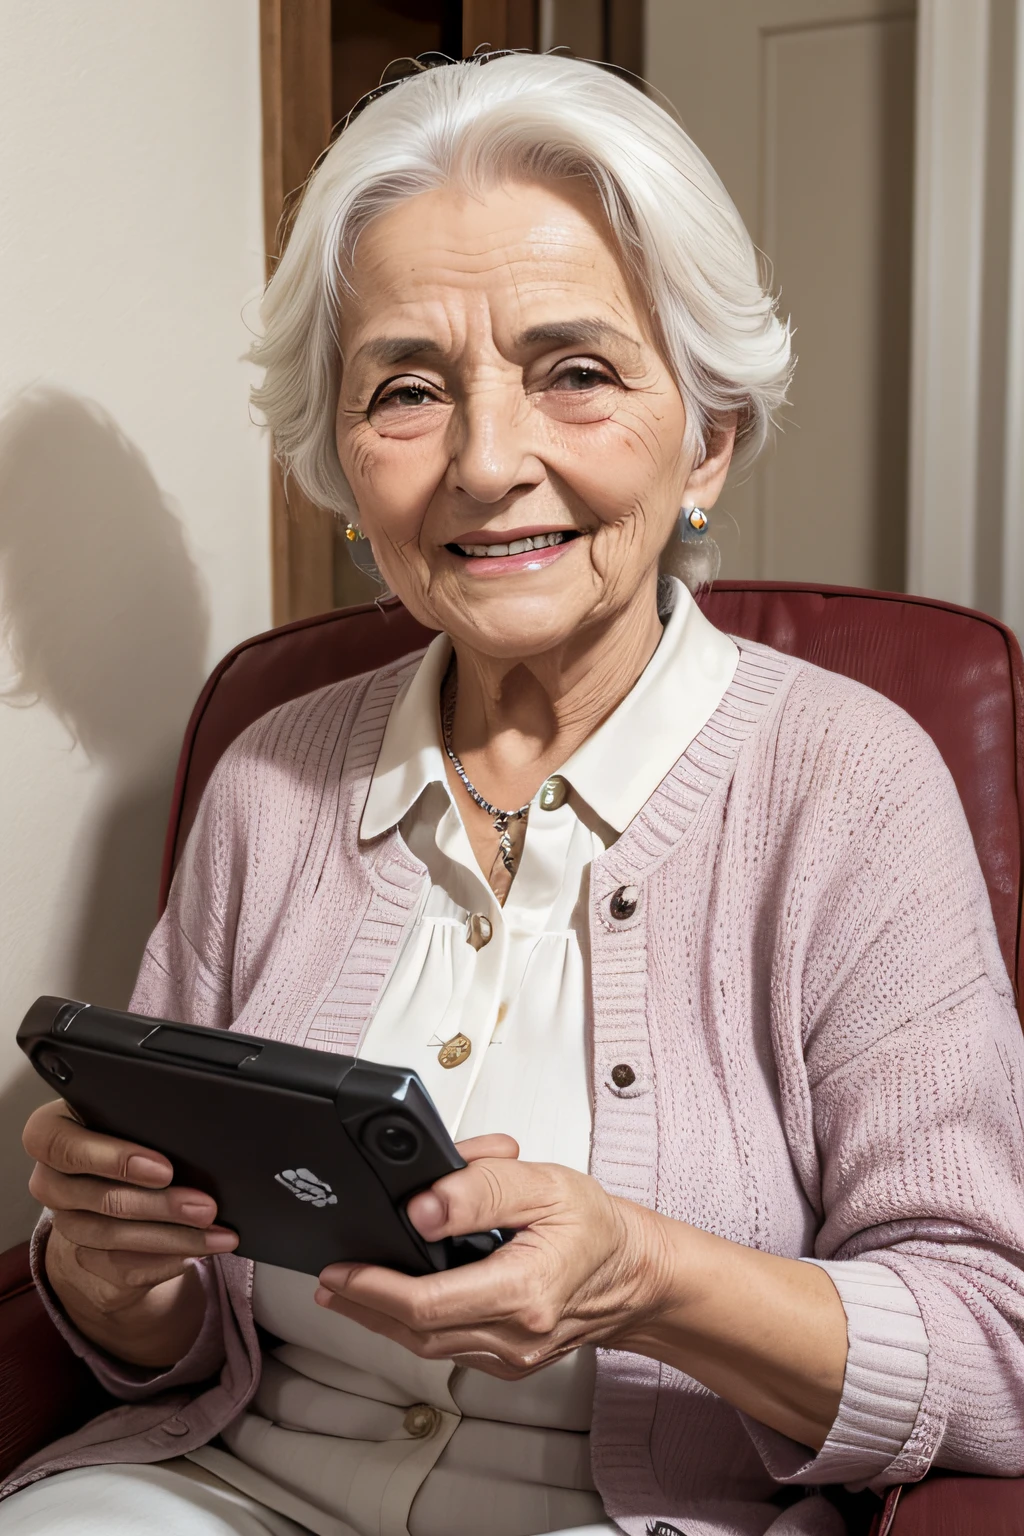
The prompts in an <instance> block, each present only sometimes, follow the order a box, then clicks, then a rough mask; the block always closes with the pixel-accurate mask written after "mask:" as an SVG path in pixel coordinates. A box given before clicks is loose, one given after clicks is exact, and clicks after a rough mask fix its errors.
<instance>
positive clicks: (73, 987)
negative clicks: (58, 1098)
mask: <svg viewBox="0 0 1024 1536" xmlns="http://www.w3.org/2000/svg"><path fill="white" fill-rule="evenodd" d="M258 44H259V38H258V0H216V3H211V0H173V3H172V4H157V3H156V0H89V4H87V5H80V4H77V3H72V0H0V338H2V339H0V598H2V610H0V612H2V621H3V626H4V636H3V641H4V643H3V645H2V647H0V681H2V686H3V688H4V690H5V692H6V694H7V699H6V703H4V702H0V984H2V992H0V1010H2V1013H0V1247H2V1246H6V1245H7V1244H8V1243H10V1242H13V1241H15V1240H16V1239H18V1238H20V1237H22V1236H24V1235H25V1234H26V1233H27V1231H28V1230H29V1227H30V1225H31V1220H32V1207H31V1203H30V1201H29V1199H28V1197H27V1195H26V1194H25V1193H24V1192H23V1185H24V1178H23V1174H24V1168H25V1166H27V1165H25V1164H23V1154H22V1153H21V1151H20V1147H19V1137H20V1128H21V1123H22V1121H23V1119H24V1115H25V1113H26V1111H27V1109H28V1108H29V1106H30V1105H31V1103H32V1102H33V1101H36V1100H38V1099H39V1098H41V1097H43V1096H45V1094H44V1093H43V1092H42V1091H41V1085H38V1086H37V1082H36V1080H35V1079H34V1077H33V1075H32V1074H30V1073H29V1072H28V1071H27V1070H26V1069H25V1068H23V1067H22V1065H21V1060H20V1053H19V1052H18V1051H17V1049H16V1047H15V1044H14V1032H15V1029H16V1027H17V1024H18V1021H19V1019H20V1018H21V1015H22V1013H23V1011H24V1009H25V1008H26V1006H27V1005H28V1003H29V1002H31V1000H32V999H33V998H34V997H35V996H36V994H37V993H39V992H43V991H49V992H58V993H69V994H71V995H73V996H79V997H86V998H90V999H95V1000H101V1001H107V1002H110V1003H114V1004H123V1003H124V1002H125V1001H126V999H127V996H128V991H129V989H130V986H131V980H132V977H133V974H134V971H135V968H136V965H137V963H138V956H139V953H140V949H141V946H142V944H143V943H144V940H145V935H146V932H147V930H148V928H149V926H150V924H151V922H152V919H153V915H154V899H155V890H156V877H157V871H158V866H159V853H160V842H161V835H162V829H163V821H164V817H165V813H166V805H167V797H168V792H169V783H170V778H171V775H172V773H173V766H174V759H175V755H176V751H177V745H178V742H179V740H180V736H181V731H182V727H183V725H184V723H185V720H186V719H187V716H188V712H189V709H190V707H191V704H192V701H193V699H194V697H195V695H196V693H197V692H198V690H199V688H200V686H201V684H202V681H203V677H204V675H205V673H206V671H207V670H208V668H209V666H210V665H211V663H212V661H213V660H214V659H215V658H216V657H217V656H218V655H220V654H222V653H223V652H224V651H225V650H226V649H227V648H228V647H230V646H231V645H232V644H234V642H235V641H237V640H238V639H240V638H241V637H242V636H244V635H247V634H251V633H253V632H254V631H256V630H259V629H261V628H264V627H266V626H267V624H268V623H269V615H270V594H269V559H268V551H269V536H268V504H267V500H268V498H267V447H266V443H265V442H264V440H263V438H262V436H261V434H260V432H259V431H258V429H257V428H256V427H254V426H253V425H251V423H250V421H249V417H248V412H247V405H246V390H247V382H248V381H247V369H246V367H245V366H244V365H243V364H242V363H241V361H240V358H241V355H242V353H243V352H244V350H245V347H246V331H245V327H244V325H243V321H242V310H243V306H244V305H245V304H246V303H247V302H248V301H250V300H251V299H252V297H253V295H254V294H255V293H256V292H257V291H258V286H259V282H260V275H261V268H262V232H261V219H262V212H261V202H260V114H259V55H258Z"/></svg>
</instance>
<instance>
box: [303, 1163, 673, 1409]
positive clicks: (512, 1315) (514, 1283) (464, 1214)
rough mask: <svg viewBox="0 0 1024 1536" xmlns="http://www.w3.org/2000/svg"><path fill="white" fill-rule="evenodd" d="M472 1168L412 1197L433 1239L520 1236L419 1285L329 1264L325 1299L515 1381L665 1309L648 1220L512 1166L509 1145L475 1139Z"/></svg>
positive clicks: (567, 1173)
mask: <svg viewBox="0 0 1024 1536" xmlns="http://www.w3.org/2000/svg"><path fill="white" fill-rule="evenodd" d="M459 1151H460V1152H461V1153H462V1155H463V1157H464V1158H465V1159H466V1161H467V1163H468V1165H469V1166H468V1167H467V1168H465V1169H463V1170H462V1171H461V1172H459V1173H453V1174H449V1175H448V1177H447V1178H444V1179H441V1180H439V1181H438V1183H436V1184H435V1185H434V1186H433V1187H432V1188H431V1189H429V1190H425V1191H424V1192H423V1193H422V1194H419V1195H416V1196H414V1198H413V1199H412V1200H410V1202H409V1205H408V1213H409V1218H410V1220H411V1221H412V1223H413V1225H414V1226H415V1227H416V1229H417V1231H419V1232H420V1233H422V1235H423V1236H424V1237H425V1238H427V1239H428V1240H429V1241H436V1240H437V1239H439V1238H442V1237H449V1236H455V1235H458V1234H462V1233H466V1232H481V1231H487V1230H489V1229H490V1228H491V1227H515V1228H517V1229H518V1230H517V1232H516V1237H515V1239H514V1240H513V1241H512V1242H511V1243H509V1244H506V1246H505V1247H504V1248H501V1249H499V1250H498V1252H497V1253H495V1254H493V1255H492V1257H490V1258H489V1259H485V1260H481V1261H480V1262H478V1263H474V1264H467V1265H465V1266H463V1267H462V1268H459V1269H454V1270H449V1271H447V1272H446V1273H443V1274H438V1275H427V1276H424V1277H422V1278H420V1279H412V1278H410V1277H409V1276H407V1275H401V1274H398V1273H396V1272H395V1271H394V1270H390V1269H381V1268H378V1267H374V1266H369V1265H361V1264H332V1265H330V1266H329V1267H328V1268H327V1269H325V1270H324V1271H323V1273H322V1274H321V1276H320V1289H319V1290H318V1291H317V1293H316V1299H317V1301H318V1302H319V1303H320V1304H321V1305H322V1306H326V1307H330V1308H332V1309H333V1310H334V1311H337V1312H341V1313H343V1314H344V1315H345V1316H346V1317H350V1318H353V1319H354V1320H355V1321H356V1322H360V1323H364V1324H365V1325H366V1327H368V1328H371V1329H373V1330H374V1332H376V1333H383V1334H386V1335H387V1337H388V1338H390V1339H394V1340H395V1341H396V1342H397V1343H399V1344H404V1345H405V1347H406V1348H407V1349H410V1350H412V1351H413V1353H415V1354H417V1355H422V1356H424V1357H425V1358H427V1359H445V1360H448V1359H457V1360H458V1362H459V1363H460V1364H462V1365H473V1366H475V1367H476V1368H477V1369H479V1370H483V1371H488V1372H489V1373H490V1374H491V1375H494V1376H502V1377H506V1378H510V1379H516V1378H518V1377H521V1376H526V1375H529V1374H530V1373H531V1372H532V1371H535V1370H537V1369H539V1368H540V1367H541V1366H543V1365H547V1364H549V1362H550V1361H552V1360H555V1359H557V1358H558V1356H560V1355H564V1354H567V1353H568V1352H569V1351H570V1350H573V1349H576V1348H577V1347H578V1346H579V1345H580V1344H597V1343H609V1342H612V1341H614V1340H616V1339H618V1338H619V1337H620V1336H621V1335H622V1334H624V1333H625V1332H627V1331H628V1330H630V1329H632V1328H633V1327H635V1325H636V1323H637V1322H638V1320H642V1319H643V1318H646V1317H647V1316H648V1315H649V1314H650V1313H651V1311H652V1309H656V1307H657V1299H658V1296H659V1287H660V1285H661V1283H662V1281H663V1276H662V1274H661V1266H660V1265H659V1262H658V1256H657V1238H656V1233H655V1232H652V1230H651V1228H652V1225H653V1222H654V1220H655V1218H652V1214H651V1212H650V1211H646V1210H644V1209H643V1208H642V1207H640V1206H637V1205H631V1204H630V1203H629V1202H628V1201H624V1200H617V1199H615V1198H614V1197H613V1196H611V1195H608V1194H606V1192H605V1191H604V1190H603V1189H602V1187H601V1185H600V1184H599V1183H598V1182H597V1180H596V1179H591V1178H588V1177H587V1176H586V1175H585V1174H582V1173H575V1172H573V1171H572V1170H571V1169H569V1168H562V1167H560V1166H558V1165H557V1164H553V1163H520V1162H518V1161H515V1158H516V1155H517V1152H518V1148H517V1147H516V1144H515V1142H514V1141H513V1140H512V1139H511V1137H508V1136H478V1137H475V1138H474V1139H473V1140H472V1141H466V1142H462V1143H460V1145H459Z"/></svg>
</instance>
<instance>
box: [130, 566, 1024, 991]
mask: <svg viewBox="0 0 1024 1536" xmlns="http://www.w3.org/2000/svg"><path fill="white" fill-rule="evenodd" d="M703 607H704V610H705V612H706V613H707V615H708V617H709V618H710V619H711V620H712V622H713V623H715V624H717V625H718V627H719V628H720V629H724V630H727V631H728V632H729V633H730V634H733V635H738V636H742V637H744V638H745V639H749V640H758V641H761V642H762V643H763V644H765V645H770V646H774V647H775V648H776V649H777V650H780V651H785V652H787V653H788V654H790V655H792V656H799V657H802V658H803V659H805V660H807V661H811V662H814V663H815V664H816V665H817V666H820V667H826V668H828V669H829V670H830V671H832V672H842V673H845V675H846V676H847V677H852V678H856V679H857V680H858V681H859V682H862V683H866V684H867V685H868V687H870V688H874V689H876V690H877V691H878V692H879V693H884V694H886V695H887V696H888V697H889V698H890V699H892V700H894V702H895V703H897V704H899V705H901V706H902V708H903V709H905V710H906V711H907V713H908V714H910V715H912V716H913V717H914V719H915V720H916V721H917V722H918V724H919V725H922V726H923V727H924V729H925V730H926V731H927V732H928V733H929V735H930V736H931V737H932V739H933V740H934V742H935V744H936V746H937V747H938V749H939V751H940V752H941V753H942V756H943V758H944V759H945V761H946V763H947V765H948V767H949V769H950V772H951V773H952V775H953V778H954V780H955V782H956V786H957V789H958V790H959V792H960V798H961V800H962V801H963V804H964V809H965V811H966V813H967V820H968V822H969V824H970V828H971V832H972V833H973V835H974V841H975V844H976V846H977V849H978V856H979V858H980V860H981V867H982V870H983V871H984V875H985V879H986V881H987V883H988V889H989V895H990V896H991V899H992V909H993V912H994V914H995V920H996V928H997V930H998V933H999V942H1000V945H1001V947H1002V952H1003V958H1004V959H1005V961H1006V965H1007V969H1008V970H1009V972H1010V975H1011V977H1012V978H1013V982H1014V986H1015V989H1016V990H1017V992H1018V995H1019V993H1020V988H1021V983H1022V981H1024V975H1022V962H1024V952H1022V945H1021V872H1022V863H1024V861H1022V830H1024V828H1022V820H1024V818H1022V799H1024V796H1022V790H1024V783H1022V776H1024V662H1022V659H1021V652H1020V647H1019V646H1018V644H1017V641H1016V639H1015V638H1014V636H1013V634H1012V633H1011V631H1010V630H1008V629H1007V628H1006V626H1005V625H1003V624H1000V623H999V622H998V621H997V620H996V619H990V618H988V617H987V616H986V615H985V614H981V613H973V612H971V611H970V610H969V609H966V608H955V607H953V606H952V605H951V604H949V603H940V602H937V601H934V600H932V599H930V598H921V597H907V596H904V595H902V594H900V593H891V592H863V591H857V590H855V589H852V588H846V587H811V586H802V585H798V584H796V583H790V582H749V581H748V582H743V581H723V582H720V583H718V584H717V585H716V586H715V587H714V589H713V590H712V591H711V593H710V594H709V595H708V596H707V597H706V598H705V599H704V601H703ZM430 637H431V636H430V631H428V630H425V629H424V628H423V627H422V626H421V625H420V624H418V623H417V622H416V620H415V619H413V618H412V616H411V614H409V613H408V612H407V611H406V610H405V609H404V608H403V607H402V606H401V605H400V604H399V603H398V602H397V601H394V600H390V601H387V602H383V603H381V604H378V605H372V604H371V605H366V606H363V607H359V608H341V609H336V610H335V611H333V612H331V613H324V614H318V615H317V616H316V617H315V618H312V619H301V620H300V621H299V622H298V623H296V624H286V625H284V626H283V627H282V628H280V629H273V630H270V631H268V632H267V633H266V634H263V635H257V636H255V637H254V638H253V639H252V640H246V641H244V642H243V643H242V644H241V645H239V646H236V648H235V649H234V650H233V651H232V652H231V653H230V654H229V655H228V656H226V657H225V658H224V660H223V661H222V662H221V663H220V665H219V666H218V667H217V668H216V669H215V671H214V672H213V674H212V676H211V677H210V679H209V681H208V682H207V684H206V687H205V688H204V689H203V692H202V694H201V695H200V697H199V701H198V703H197V704H196V707H195V709H194V711H193V713H192V718H191V720H190V721H189V725H188V730H187V731H186V733H185V740H184V744H183V746H182V751H181V758H180V761H179V764H178V776H177V780H176V783H175V788H174V796H173V800H172V804H171V814H170V821H169V824H168V829H167V842H166V848H165V854H164V868H163V875H162V879H161V889H160V907H161V910H163V906H164V903H165V902H166V899H167V891H168V888H169V886H170V881H171V876H172V874H173V872H174V866H175V864H176V863H177V860H178V857H179V856H180V853H181V850H182V848H183V847H184V845H185V839H186V838H187V836H188V833H189V829H190V828H191V826H192V823H193V821H194V819H195V814H196V810H197V808H198V805H199V801H200V798H201V796H202V792H203V789H204V788H205V786H206V782H207V780H208V779H209V777H210V774H211V772H212V771H213V768H214V765H215V764H216V762H217V760H218V758H219V757H220V755H221V753H222V752H223V751H224V749H225V748H226V747H227V746H228V745H229V744H230V743H231V742H232V741H233V740H234V738H235V737H236V736H237V735H238V734H239V732H241V731H243V730H244V729H245V727H246V726H247V725H249V724H250V723H251V722H252V721H253V720H256V719H258V718H259V716H260V715H262V714H265V713H266V711H267V710H269V709H273V708H274V707H275V705H278V704H282V703H284V702H285V701H286V700H287V699H293V698H297V697H299V695H301V694H303V693H310V692H312V690H313V689H316V688H322V687H324V686H325V685H327V684H328V683H333V682H337V681H338V680H339V679H341V678H344V677H354V676H356V675H357V674H358V673H360V672H366V671H369V670H370V669H372V668H374V667H379V666H383V665H384V663H386V662H388V661H392V660H395V659H396V658H397V657H399V656H402V655H404V654H406V652H408V651H412V650H416V649H417V648H418V647H420V646H422V645H425V644H426V643H427V641H428V640H429V639H430Z"/></svg>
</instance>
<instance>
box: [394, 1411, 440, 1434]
mask: <svg viewBox="0 0 1024 1536" xmlns="http://www.w3.org/2000/svg"><path fill="white" fill-rule="evenodd" d="M440 1423H441V1415H440V1414H439V1413H438V1411H437V1409H436V1408H431V1406H430V1404H429V1403H416V1404H414V1406H413V1407H412V1408H409V1409H408V1410H407V1411H406V1415H405V1418H404V1419H403V1420H402V1428H403V1429H404V1430H405V1432H406V1434H407V1435H411V1436H412V1438H413V1439H414V1440H426V1438H427V1436H428V1435H432V1434H433V1433H434V1431H435V1430H436V1429H437V1427H438V1425H439V1424H440Z"/></svg>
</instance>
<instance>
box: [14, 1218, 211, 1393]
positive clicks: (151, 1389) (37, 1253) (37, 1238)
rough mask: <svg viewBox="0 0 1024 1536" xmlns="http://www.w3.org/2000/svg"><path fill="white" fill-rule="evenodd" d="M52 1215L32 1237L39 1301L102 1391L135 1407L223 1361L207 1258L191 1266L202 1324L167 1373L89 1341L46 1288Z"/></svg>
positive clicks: (201, 1375) (193, 1380) (197, 1379)
mask: <svg viewBox="0 0 1024 1536" xmlns="http://www.w3.org/2000/svg"><path fill="white" fill-rule="evenodd" d="M50 1225H51V1215H50V1212H49V1211H44V1212H43V1214H42V1216H41V1217H40V1219H39V1221H38V1223H37V1225H36V1229H35V1231H34V1232H33V1234H32V1244H31V1249H30V1256H31V1263H32V1277H33V1279H34V1280H35V1282H36V1289H37V1290H38V1292H39V1295H40V1297H41V1298H42V1302H43V1306H44V1307H45V1308H46V1310H47V1312H48V1313H49V1315H50V1318H51V1320H52V1321H53V1323H54V1326H55V1327H56V1328H57V1330H58V1332H59V1333H60V1334H62V1335H63V1337H64V1338H65V1339H66V1340H67V1342H68V1343H69V1344H70V1346H71V1348H72V1349H73V1350H74V1352H75V1354H76V1355H78V1356H79V1357H80V1358H81V1359H82V1360H84V1361H85V1363H86V1365H87V1366H88V1367H89V1369H90V1370H91V1371H92V1373H93V1375H94V1376H95V1377H96V1380H97V1381H98V1382H99V1384H100V1386H101V1387H104V1388H105V1389H106V1390H107V1391H108V1392H109V1393H110V1394H111V1395H112V1396H113V1397H116V1398H119V1399H120V1400H121V1402H125V1403H137V1402H142V1401H144V1400H145V1399H146V1398H150V1397H155V1396H156V1394H157V1393H158V1392H166V1391H168V1390H170V1389H172V1388H174V1387H184V1386H193V1385H195V1384H196V1383H197V1382H200V1381H205V1380H206V1379H207V1377H209V1376H212V1375H213V1374H214V1372H216V1371H218V1370H219V1369H220V1367H221V1366H222V1365H223V1363H224V1329H223V1324H222V1321H221V1316H222V1314H221V1286H220V1283H219V1280H218V1276H217V1271H216V1266H215V1264H214V1262H213V1261H212V1260H211V1259H196V1260H194V1261H193V1262H194V1267H195V1271H196V1274H197V1275H198V1276H199V1283H200V1284H201V1286H202V1288H203V1297H204V1300H205V1303H206V1306H205V1310H204V1313H203V1324H202V1327H201V1328H200V1330H199V1333H198V1335H197V1337H196V1341H195V1343H194V1344H193V1345H192V1348H191V1349H190V1350H189V1352H188V1354H187V1355H183V1356H182V1358H181V1359H180V1360H179V1361H178V1362H177V1364H176V1365H172V1366H169V1367H168V1368H167V1369H165V1370H152V1369H150V1368H148V1367H146V1366H141V1365H129V1364H128V1362H127V1361H125V1360H118V1359H117V1358H116V1356H114V1355H111V1354H108V1353H107V1351H106V1350H105V1349H101V1348H100V1347H99V1345H97V1344H94V1343H93V1342H92V1340H91V1339H87V1338H86V1336H85V1334H84V1333H82V1332H81V1331H80V1330H79V1329H78V1328H76V1327H75V1325H74V1323H73V1322H72V1321H71V1319H70V1318H69V1317H68V1315H67V1313H66V1312H65V1311H64V1308H63V1307H62V1306H61V1304H60V1301H59V1300H58V1298H57V1297H56V1295H55V1294H54V1293H53V1291H52V1290H51V1289H50V1286H49V1284H48V1282H47V1279H46V1271H45V1268H44V1265H43V1255H44V1253H45V1251H46V1243H47V1239H48V1238H49V1235H50Z"/></svg>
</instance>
